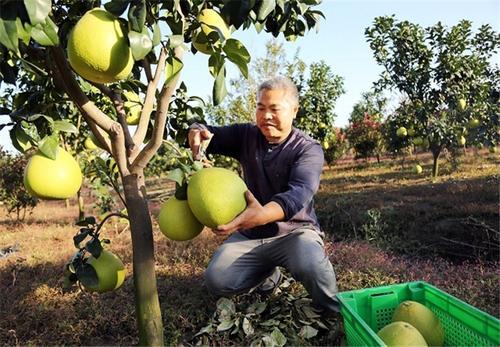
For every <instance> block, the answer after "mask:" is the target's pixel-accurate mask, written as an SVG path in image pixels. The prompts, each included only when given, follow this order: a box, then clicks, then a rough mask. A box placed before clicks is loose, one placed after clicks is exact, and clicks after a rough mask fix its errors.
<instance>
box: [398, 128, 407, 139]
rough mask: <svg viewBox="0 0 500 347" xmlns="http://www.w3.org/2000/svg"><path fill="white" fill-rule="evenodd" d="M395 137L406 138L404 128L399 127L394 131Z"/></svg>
mask: <svg viewBox="0 0 500 347" xmlns="http://www.w3.org/2000/svg"><path fill="white" fill-rule="evenodd" d="M396 135H398V136H399V137H406V135H408V132H407V131H406V128H405V127H399V128H398V130H396Z"/></svg>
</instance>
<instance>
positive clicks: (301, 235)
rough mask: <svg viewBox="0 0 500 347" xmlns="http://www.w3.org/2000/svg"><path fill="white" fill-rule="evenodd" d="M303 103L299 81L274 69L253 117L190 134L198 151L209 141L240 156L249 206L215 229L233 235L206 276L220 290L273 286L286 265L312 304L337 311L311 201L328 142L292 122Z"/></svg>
mask: <svg viewBox="0 0 500 347" xmlns="http://www.w3.org/2000/svg"><path fill="white" fill-rule="evenodd" d="M298 107H299V99H298V92H297V88H296V86H295V84H294V83H293V82H292V81H291V80H290V79H288V78H284V77H276V78H273V79H271V80H268V81H266V82H264V83H262V84H261V85H260V86H259V89H258V92H257V109H256V112H255V122H256V124H255V125H254V124H234V125H229V126H224V127H213V126H204V125H199V124H194V125H193V126H192V127H191V129H190V131H189V134H188V139H189V145H190V147H191V150H192V151H193V154H194V155H195V157H196V156H198V155H199V152H200V147H201V146H203V144H206V143H207V142H209V145H208V147H207V152H208V153H217V154H223V155H226V156H230V157H233V158H235V159H237V160H238V161H239V162H240V163H241V166H242V169H243V176H244V180H245V182H246V184H247V186H248V189H249V190H248V191H247V192H246V199H247V208H246V209H245V211H243V212H242V213H241V214H240V215H238V216H237V217H236V218H235V219H234V220H232V221H231V222H229V223H228V224H225V225H220V226H218V227H217V228H216V229H214V230H213V231H214V232H215V233H216V234H218V235H230V236H229V237H228V238H227V240H226V241H225V242H224V243H223V244H222V245H221V246H220V247H219V248H218V249H217V251H216V252H215V254H214V256H213V258H212V260H211V261H210V263H209V265H208V268H207V270H206V272H205V282H206V285H207V287H208V289H209V290H210V291H211V292H212V293H213V294H215V295H216V296H228V295H231V294H238V293H242V292H246V291H248V290H250V289H252V288H256V287H257V289H258V290H261V291H263V292H268V291H271V290H272V289H273V288H274V287H276V286H277V285H278V284H279V282H280V280H281V272H280V270H279V268H278V266H281V267H284V268H286V269H287V270H288V271H289V272H290V273H291V274H292V276H293V277H294V278H295V279H296V280H298V281H300V282H302V284H303V285H304V287H305V288H306V289H307V291H308V292H309V294H310V295H311V297H312V299H313V305H314V306H315V307H317V308H319V309H326V310H328V311H334V312H338V310H339V308H338V302H337V300H336V298H335V294H336V293H337V284H336V279H335V272H334V270H333V267H332V265H331V263H330V261H329V259H328V257H327V255H326V253H325V251H324V247H323V240H322V237H323V236H324V235H323V233H322V232H321V231H320V227H319V224H318V221H317V219H316V214H315V212H314V206H313V196H314V194H315V193H316V191H317V189H318V187H319V182H320V175H321V171H322V168H323V162H324V158H323V150H322V148H321V146H320V145H319V143H318V142H317V141H315V140H313V139H312V138H310V137H309V136H307V135H306V134H304V133H303V132H301V131H300V130H298V129H296V128H294V127H293V126H292V123H293V119H294V118H295V117H296V115H297V111H298Z"/></svg>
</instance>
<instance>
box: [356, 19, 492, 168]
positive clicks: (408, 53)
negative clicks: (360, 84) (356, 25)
mask: <svg viewBox="0 0 500 347" xmlns="http://www.w3.org/2000/svg"><path fill="white" fill-rule="evenodd" d="M365 36H366V38H367V41H368V43H369V45H370V48H371V49H372V51H373V55H374V58H375V61H376V62H377V63H378V64H379V65H381V66H382V68H383V71H382V72H381V75H380V79H379V80H378V81H377V82H376V83H375V86H376V88H377V89H378V90H384V89H394V90H396V91H398V92H399V93H401V94H402V96H403V98H404V99H405V100H406V99H407V107H406V108H407V109H409V112H411V113H410V114H408V115H407V116H409V117H410V118H412V119H413V121H412V122H411V123H413V124H415V125H416V127H417V128H418V129H419V130H420V131H421V133H417V134H415V136H418V137H422V138H424V139H427V140H428V141H429V148H430V150H431V152H432V154H433V158H434V165H433V170H432V174H433V176H434V177H435V176H437V175H438V159H439V156H440V154H441V152H442V150H443V149H444V148H449V149H451V148H453V147H456V146H460V145H461V144H462V143H463V138H465V136H467V131H468V130H469V128H471V124H472V123H474V124H477V125H481V124H482V126H483V128H482V129H483V130H482V132H483V135H482V137H483V138H484V139H489V141H495V142H497V140H498V135H497V132H498V123H496V124H493V123H492V122H491V120H492V117H493V118H494V115H493V113H494V110H498V102H499V99H498V90H499V86H498V66H497V65H495V63H494V61H493V58H494V57H495V56H496V54H497V49H498V46H499V44H500V34H499V33H497V32H495V31H494V30H493V29H492V27H491V26H490V25H487V24H485V25H482V26H480V27H479V28H478V29H477V31H476V32H473V31H472V23H471V22H470V21H467V20H462V21H460V22H459V23H458V24H456V25H454V26H452V27H451V28H448V27H445V26H444V25H443V24H442V23H440V22H439V23H437V24H435V25H433V26H431V27H428V28H423V27H421V26H420V25H418V24H415V23H411V22H408V21H398V20H396V18H395V17H394V16H383V17H377V18H375V20H374V22H373V24H372V26H370V27H368V28H367V29H366V30H365ZM496 117H498V116H496ZM477 125H474V127H476V126H477ZM399 127H401V125H399ZM462 137H463V138H462Z"/></svg>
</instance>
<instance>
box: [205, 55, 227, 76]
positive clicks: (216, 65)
mask: <svg viewBox="0 0 500 347" xmlns="http://www.w3.org/2000/svg"><path fill="white" fill-rule="evenodd" d="M223 66H224V57H222V56H221V55H220V54H218V53H217V54H212V55H211V56H210V58H208V71H209V72H210V74H211V75H212V76H213V77H214V78H215V77H216V76H217V75H218V74H219V71H220V69H221V68H222V67H223Z"/></svg>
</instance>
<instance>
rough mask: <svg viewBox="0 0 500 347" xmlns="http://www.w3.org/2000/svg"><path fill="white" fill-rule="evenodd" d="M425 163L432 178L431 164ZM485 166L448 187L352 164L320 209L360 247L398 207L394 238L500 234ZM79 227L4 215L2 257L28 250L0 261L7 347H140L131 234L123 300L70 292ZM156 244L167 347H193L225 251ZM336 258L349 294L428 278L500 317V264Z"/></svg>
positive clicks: (464, 172)
mask: <svg viewBox="0 0 500 347" xmlns="http://www.w3.org/2000/svg"><path fill="white" fill-rule="evenodd" d="M419 157H420V158H419V159H420V160H421V161H423V162H424V167H425V170H426V172H427V173H428V172H429V165H430V158H429V157H428V156H425V157H424V156H422V155H419ZM484 157H485V158H486V159H478V158H474V157H472V156H470V155H469V156H467V157H466V158H464V159H463V166H462V167H461V169H460V171H458V172H456V173H447V172H448V171H447V170H448V167H447V165H442V171H443V172H444V175H443V176H441V177H439V178H438V179H437V180H436V181H434V182H432V181H431V180H430V179H429V178H428V177H427V176H416V175H414V174H412V173H409V172H408V171H406V170H401V167H400V163H399V162H392V161H390V159H387V160H386V161H385V162H384V163H382V165H374V164H372V165H371V166H366V165H365V164H356V163H352V162H351V163H344V164H342V165H339V166H336V167H334V168H332V169H331V170H326V171H325V173H324V176H323V180H322V184H321V188H320V192H319V194H318V199H317V206H318V211H319V215H320V217H321V218H322V223H324V227H325V230H326V231H328V232H329V233H330V234H331V235H334V236H335V235H338V234H340V235H344V236H349V235H350V236H352V233H353V226H356V227H357V232H360V227H361V225H362V224H363V223H364V219H363V218H364V213H365V211H366V210H367V209H370V208H377V209H380V210H382V211H386V210H384V209H387V208H389V207H390V208H391V209H392V210H391V211H392V212H393V213H396V214H395V215H394V216H396V219H397V220H396V221H395V222H394V223H392V224H390V223H389V224H390V225H391V226H392V227H401V226H404V225H405V223H403V222H408V223H413V228H415V230H416V229H418V228H424V227H425V226H428V225H430V224H429V223H431V222H432V221H434V222H435V221H436V220H437V219H439V218H441V217H442V216H445V215H446V216H448V219H450V218H455V217H457V216H458V217H462V218H466V217H468V216H470V215H473V216H476V217H478V216H479V217H481V216H482V217H481V218H483V217H484V218H483V220H485V221H486V222H488V223H490V222H491V221H496V222H495V223H497V222H498V166H497V165H498V157H491V156H484ZM158 208H159V205H158V203H152V205H151V211H152V214H153V215H156V214H157V212H158ZM394 211H396V212H394ZM397 213H400V214H397ZM77 216H78V210H77V207H76V206H75V204H74V203H72V204H71V206H70V207H66V206H65V204H64V203H61V202H44V203H41V204H40V205H39V206H37V207H36V208H35V210H34V211H33V213H32V214H31V215H30V216H28V217H27V219H26V220H25V222H23V223H19V224H16V223H13V222H11V221H10V220H9V219H8V218H7V216H6V215H5V213H4V211H1V212H0V250H2V249H5V248H7V247H11V246H14V247H15V248H16V249H17V252H15V253H12V254H10V255H9V256H8V257H4V258H0V293H1V298H0V314H1V317H2V319H1V320H0V345H68V344H69V345H134V344H137V342H138V340H137V332H136V321H135V314H134V300H133V281H132V266H131V257H132V254H131V247H130V234H129V230H128V229H127V228H126V227H124V226H123V225H120V224H116V223H114V222H111V223H109V224H107V225H106V227H105V230H104V232H103V236H104V237H107V238H109V239H111V241H112V242H111V244H110V248H111V250H112V251H113V252H115V253H116V254H118V255H120V257H121V258H122V259H123V261H124V263H125V264H126V269H127V273H128V276H127V279H126V281H125V283H124V285H123V286H122V288H120V289H119V290H118V291H116V292H113V293H107V294H103V295H98V294H91V293H87V292H84V291H80V290H78V289H75V290H73V291H69V292H63V290H62V268H63V265H64V264H65V262H66V261H67V260H68V259H69V258H70V257H71V255H72V254H73V253H74V252H75V248H74V246H73V243H72V236H73V235H74V234H75V233H76V232H77V231H78V228H77V227H76V226H74V222H75V220H76V218H77ZM383 216H384V217H385V218H387V216H388V215H387V214H386V215H383ZM415 216H420V217H419V218H416V217H415ZM422 216H425V218H423V217H422ZM495 225H496V224H495ZM441 227H442V228H445V227H446V225H445V226H441ZM398 230H399V229H398ZM412 230H413V229H412ZM433 230H434V229H433ZM443 230H445V229H443ZM433 232H435V231H433ZM154 236H155V247H156V251H155V252H156V253H155V254H156V259H157V276H158V289H159V294H160V300H161V307H162V311H163V320H164V326H165V336H166V341H167V343H168V344H169V345H172V344H179V343H184V344H186V343H189V341H191V338H192V337H193V335H194V334H195V333H196V332H197V331H198V330H199V329H200V328H201V327H203V326H204V325H205V323H206V322H207V321H208V320H209V318H210V317H211V315H212V314H213V311H214V307H215V302H214V299H212V298H211V297H209V296H208V295H207V292H206V290H205V288H204V287H203V280H202V276H203V271H204V268H205V267H206V265H207V263H208V261H209V259H210V256H211V255H212V253H213V251H214V250H215V248H216V247H217V246H218V245H219V244H220V242H221V241H222V240H221V239H220V238H217V237H215V236H213V234H211V233H210V232H209V231H208V230H205V231H204V232H203V233H202V234H201V235H200V236H199V237H197V238H196V239H194V240H192V241H189V242H173V241H170V240H167V239H166V238H164V237H163V236H162V235H161V234H160V233H159V231H158V229H157V227H156V225H155V235H154ZM335 239H337V237H335ZM327 249H328V250H329V252H331V255H332V261H333V262H334V264H335V266H336V268H337V271H338V274H339V285H340V287H341V288H342V289H350V288H357V287H362V286H371V285H377V284H382V283H393V282H398V281H405V280H413V279H418V278H424V277H425V276H427V277H425V278H426V279H427V280H429V281H430V282H437V283H438V284H439V285H441V286H443V287H444V288H445V289H446V290H449V291H450V292H452V293H453V294H455V295H458V296H459V297H461V298H462V299H464V300H466V301H469V302H472V303H473V304H477V305H478V306H479V307H481V308H482V309H485V310H487V311H488V312H490V313H492V314H495V315H497V314H498V310H497V309H495V307H498V305H499V301H498V297H499V295H498V290H497V288H498V284H499V283H498V274H497V276H496V277H495V276H492V273H493V274H494V273H495V271H497V269H498V263H493V264H491V263H487V262H486V263H483V262H480V263H474V262H471V263H466V264H465V265H464V264H453V263H448V262H444V263H443V262H441V261H435V260H433V258H429V260H419V261H420V262H419V263H414V262H412V261H408V260H407V259H406V258H405V257H400V256H398V255H395V254H392V253H390V252H386V251H381V250H379V249H378V248H376V247H374V246H373V245H371V246H365V245H364V244H361V245H360V244H359V243H358V241H344V242H335V243H332V242H331V241H330V242H328V243H327ZM353 254H365V255H366V256H365V257H363V259H362V260H360V262H361V263H356V262H353V261H352V259H353V258H355V259H358V258H359V257H353ZM415 264H420V265H421V267H422V271H424V270H425V271H426V273H424V272H422V271H420V272H415V271H413V270H414V269H413V268H412V267H414V266H415ZM443 268H445V269H446V270H447V271H448V273H447V276H448V275H450V274H451V277H450V278H451V280H447V279H445V278H443V277H442V274H441V275H440V274H439V272H440V271H442V269H443ZM433 271H434V272H433ZM476 271H477V273H476ZM454 273H457V274H460V273H463V274H466V276H464V281H466V283H467V284H468V285H469V286H471V287H473V288H475V289H476V290H474V291H473V292H471V293H470V295H469V294H468V293H463V292H461V291H460V290H459V287H460V286H461V284H463V283H461V282H460V281H459V280H457V278H459V277H457V276H456V275H453V274H454ZM474 300H475V301H474ZM317 341H318V342H317V343H320V342H321V340H317ZM313 342H314V341H313Z"/></svg>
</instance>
